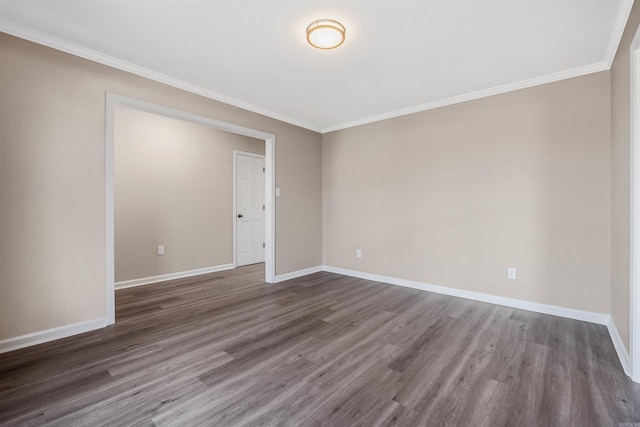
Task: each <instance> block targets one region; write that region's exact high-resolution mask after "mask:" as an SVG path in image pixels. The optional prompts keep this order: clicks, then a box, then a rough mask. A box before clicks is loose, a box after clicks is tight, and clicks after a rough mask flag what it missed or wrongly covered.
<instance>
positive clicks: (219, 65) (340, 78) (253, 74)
mask: <svg viewBox="0 0 640 427" xmlns="http://www.w3.org/2000/svg"><path fill="white" fill-rule="evenodd" d="M631 5H632V0H543V1H541V0H502V1H487V0H468V1H458V0H448V1H346V0H343V1H331V2H330V1H302V0H297V1H266V0H263V1H244V0H235V1H211V0H209V1H206V0H163V1H160V0H155V1H142V0H139V1H131V0H130V1H126V0H119V1H116V0H83V1H79V0H0V30H1V31H3V32H7V33H10V34H14V35H17V36H19V37H23V38H26V39H29V40H33V41H36V42H39V43H42V44H45V45H48V46H52V47H55V48H58V49H61V50H65V51H67V52H71V53H74V54H77V55H80V56H84V57H86V58H89V59H93V60H97V61H99V62H102V63H105V64H108V65H112V66H116V67H118V68H121V69H124V70H127V71H132V72H135V73H137V74H140V75H143V76H146V77H150V78H153V79H155V80H158V81H162V82H165V83H169V84H172V85H174V86H177V87H182V88H185V89H187V90H190V91H192V92H196V93H200V94H202V95H205V96H209V97H211V98H214V99H218V100H221V101H224V102H227V103H230V104H233V105H236V106H240V107H243V108H246V109H248V110H251V111H255V112H259V113H261V114H265V115H268V116H270V117H274V118H278V119H281V120H284V121H287V122H290V123H293V124H297V125H300V126H303V127H306V128H308V129H312V130H316V131H320V132H327V131H331V130H335V129H341V128H345V127H349V126H354V125H357V124H362V123H367V122H371V121H375V120H380V119H383V118H388V117H393V116H398V115H401V114H406V113H410V112H415V111H421V110H425V109H429V108H434V107H437V106H441V105H447V104H451V103H454V102H459V101H464V100H468V99H474V98H478V97H481V96H486V95H489V94H493V93H500V92H505V91H508V90H513V89H518V88H522V87H528V86H532V85H535V84H540V83H545V82H548V81H555V80H559V79H561V78H566V77H573V76H577V75H582V74H586V73H590V72H595V71H601V70H606V69H608V68H609V67H610V66H611V61H612V59H613V55H614V54H615V50H616V49H617V46H618V43H619V41H620V37H621V34H622V31H623V29H624V25H625V24H626V21H627V18H628V15H629V11H630V9H631ZM321 18H330V19H336V20H338V21H340V22H341V23H343V24H344V25H345V26H346V28H347V38H346V42H345V43H344V44H343V45H342V46H341V47H340V48H338V49H336V50H333V51H321V50H317V49H314V48H312V47H310V46H309V45H308V44H307V42H306V38H305V37H306V35H305V29H306V27H307V25H308V24H309V23H310V22H312V21H314V20H317V19H321Z"/></svg>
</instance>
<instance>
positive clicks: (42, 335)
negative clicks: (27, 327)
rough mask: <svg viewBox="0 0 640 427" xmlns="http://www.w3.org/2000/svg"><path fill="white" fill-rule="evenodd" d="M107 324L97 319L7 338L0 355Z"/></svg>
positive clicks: (105, 321)
mask: <svg viewBox="0 0 640 427" xmlns="http://www.w3.org/2000/svg"><path fill="white" fill-rule="evenodd" d="M108 324H109V322H108V319H107V318H106V317H101V318H99V319H93V320H87V321H84V322H79V323H73V324H71V325H65V326H58V327H57V328H51V329H47V330H44V331H38V332H33V333H31V334H26V335H21V336H19V337H13V338H8V339H6V340H1V341H0V353H7V352H9V351H13V350H19V349H21V348H25V347H31V346H33V345H37V344H42V343H45V342H49V341H54V340H59V339H60V338H66V337H70V336H72V335H77V334H82V333H84V332H89V331H94V330H96V329H101V328H104V327H106V326H108Z"/></svg>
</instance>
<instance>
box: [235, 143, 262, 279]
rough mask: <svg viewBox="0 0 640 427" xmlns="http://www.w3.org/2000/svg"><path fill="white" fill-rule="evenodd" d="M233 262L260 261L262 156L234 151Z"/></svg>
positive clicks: (240, 263)
mask: <svg viewBox="0 0 640 427" xmlns="http://www.w3.org/2000/svg"><path fill="white" fill-rule="evenodd" d="M235 162H236V168H235V169H236V177H235V179H236V265H237V266H241V265H248V264H256V263H258V262H264V226H265V224H264V170H265V169H264V167H265V164H264V156H261V155H258V154H253V155H252V154H249V153H247V154H240V153H236V154H235Z"/></svg>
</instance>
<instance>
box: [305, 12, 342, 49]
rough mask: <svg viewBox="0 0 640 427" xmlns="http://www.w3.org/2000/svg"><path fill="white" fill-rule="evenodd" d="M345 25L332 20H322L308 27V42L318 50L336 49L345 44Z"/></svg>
mask: <svg viewBox="0 0 640 427" xmlns="http://www.w3.org/2000/svg"><path fill="white" fill-rule="evenodd" d="M344 34H345V29H344V25H342V24H341V23H339V22H338V21H334V20H332V19H320V20H318V21H314V22H312V23H311V24H309V26H308V27H307V41H308V42H309V44H310V45H311V46H313V47H316V48H318V49H325V50H328V49H335V48H337V47H338V46H340V45H341V44H342V43H344Z"/></svg>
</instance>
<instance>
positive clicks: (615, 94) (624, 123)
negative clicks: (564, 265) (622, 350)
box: [610, 3, 640, 349]
mask: <svg viewBox="0 0 640 427" xmlns="http://www.w3.org/2000/svg"><path fill="white" fill-rule="evenodd" d="M639 23H640V8H639V7H638V4H637V3H636V4H635V5H634V7H633V9H632V10H631V15H630V16H629V20H628V22H627V27H626V29H625V31H624V35H623V37H622V41H621V42H620V46H619V47H618V52H617V54H616V57H615V60H614V62H613V67H612V68H611V139H612V145H611V154H612V159H611V184H612V186H611V198H612V226H613V228H612V256H611V260H612V270H611V273H612V274H611V308H610V310H611V315H612V317H613V321H614V323H615V324H616V327H617V328H618V332H620V336H621V337H622V340H623V341H624V344H625V345H626V346H627V349H628V348H629V342H630V324H629V322H630V320H629V299H630V293H629V291H630V290H629V260H630V253H629V245H630V241H629V237H630V234H631V232H630V226H629V209H630V191H631V189H630V176H629V164H630V126H631V125H630V122H629V118H630V113H629V105H630V102H631V101H630V98H629V94H630V93H631V85H630V76H629V72H630V61H629V47H630V46H631V41H632V40H633V36H634V35H635V33H636V31H637V30H638V25H639Z"/></svg>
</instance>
